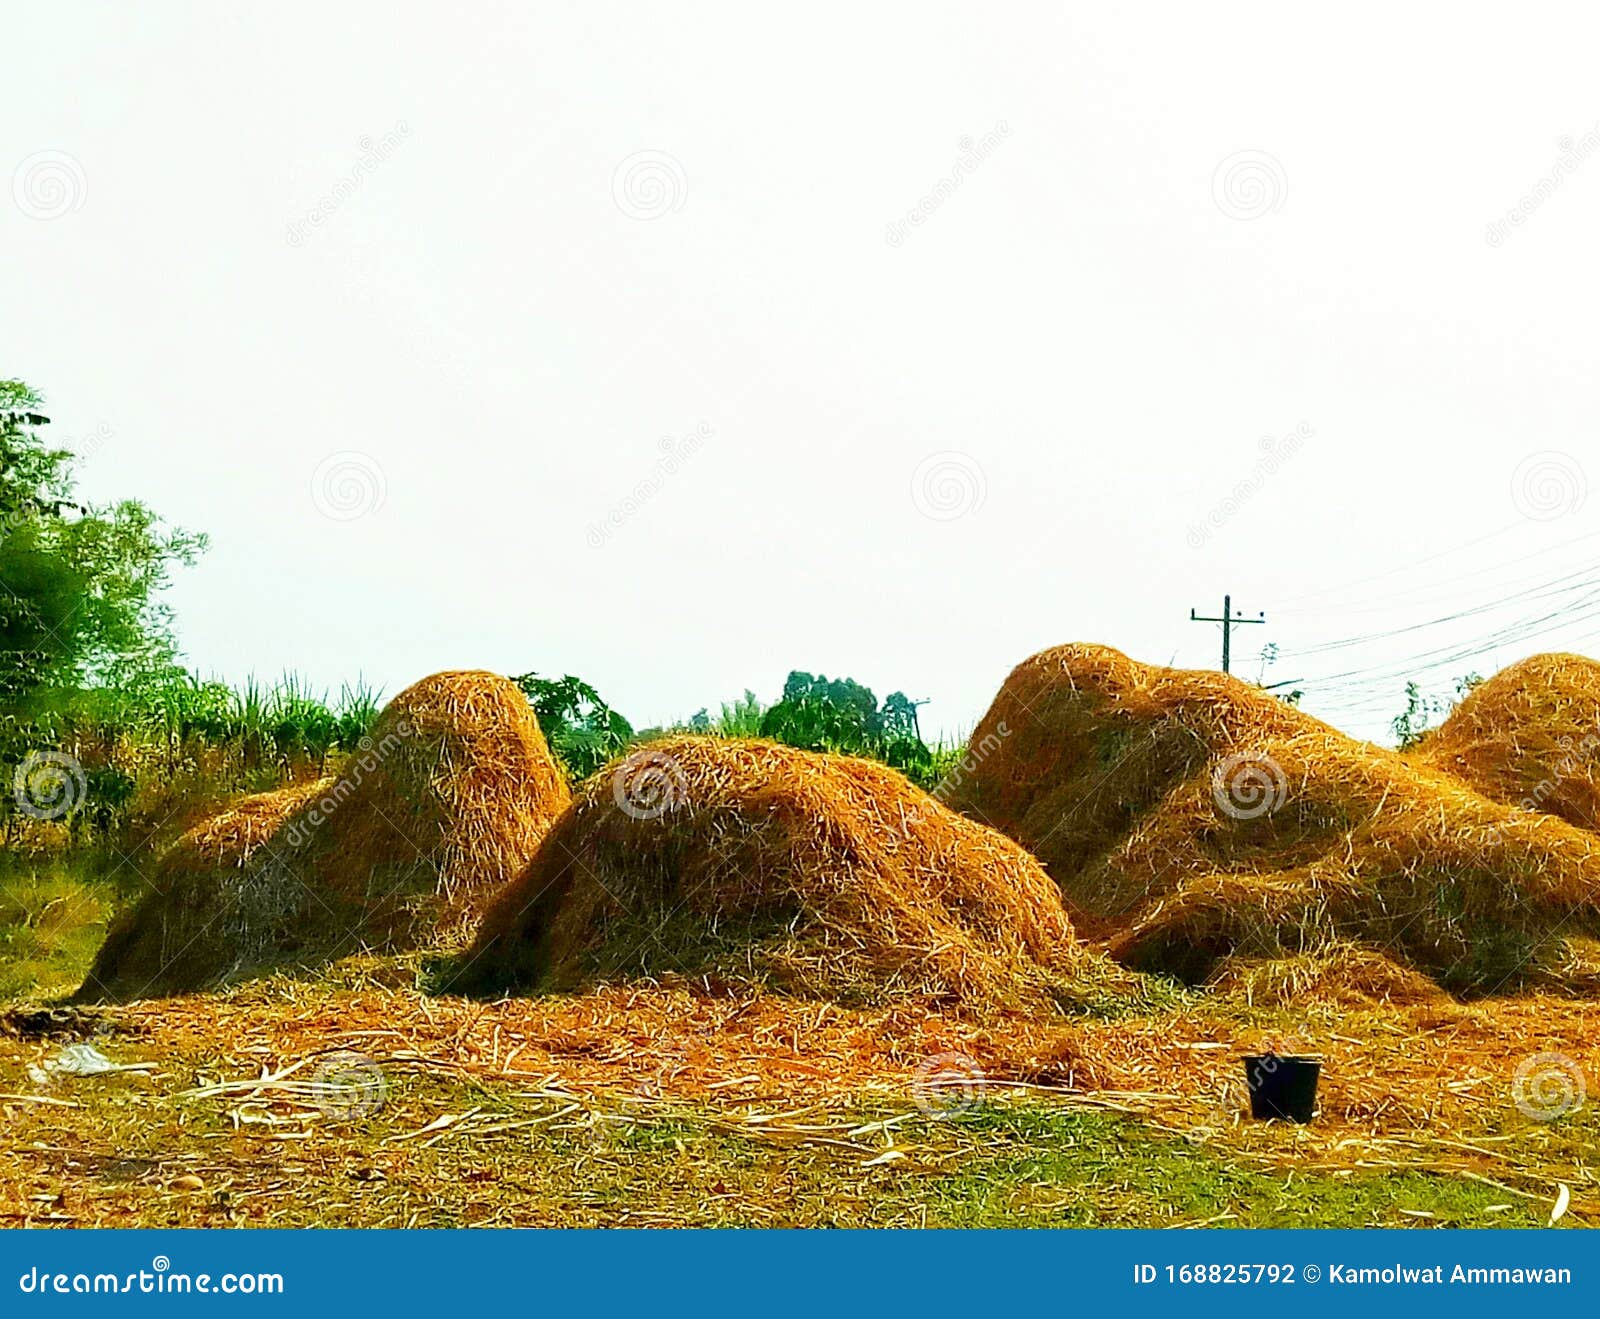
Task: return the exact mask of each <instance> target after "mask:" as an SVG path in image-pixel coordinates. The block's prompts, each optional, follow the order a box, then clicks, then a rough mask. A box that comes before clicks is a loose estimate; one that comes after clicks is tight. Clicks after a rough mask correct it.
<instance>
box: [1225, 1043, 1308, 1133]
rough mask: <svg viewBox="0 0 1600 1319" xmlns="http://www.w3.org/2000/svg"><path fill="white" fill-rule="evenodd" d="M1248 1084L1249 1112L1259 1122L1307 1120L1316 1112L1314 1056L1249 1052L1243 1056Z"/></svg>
mask: <svg viewBox="0 0 1600 1319" xmlns="http://www.w3.org/2000/svg"><path fill="white" fill-rule="evenodd" d="M1244 1072H1245V1079H1246V1081H1248V1082H1249V1085H1250V1116H1251V1117H1253V1118H1255V1119H1257V1120H1258V1121H1261V1122H1272V1121H1283V1122H1309V1121H1311V1119H1312V1118H1313V1117H1315V1116H1316V1112H1317V1078H1318V1077H1319V1076H1321V1075H1322V1063H1321V1061H1320V1060H1318V1059H1316V1058H1307V1057H1303V1056H1299V1055H1288V1056H1284V1055H1280V1054H1275V1053H1263V1054H1252V1055H1249V1056H1247V1057H1246V1058H1245V1060H1244Z"/></svg>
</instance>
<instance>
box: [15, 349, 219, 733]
mask: <svg viewBox="0 0 1600 1319" xmlns="http://www.w3.org/2000/svg"><path fill="white" fill-rule="evenodd" d="M43 408H44V404H43V401H42V400H41V399H40V397H39V396H38V394H36V393H35V392H34V391H33V390H31V389H29V388H28V386H26V385H25V384H23V383H22V382H21V381H19V380H3V381H0V652H3V662H0V709H3V710H4V711H5V712H6V713H8V714H10V715H12V716H13V717H15V716H16V715H18V714H19V713H20V712H23V711H26V710H30V709H33V708H34V707H35V706H36V705H37V703H38V702H39V701H40V700H41V699H43V698H44V697H46V696H48V695H52V694H59V693H62V692H68V691H71V690H73V689H75V688H80V687H83V686H87V685H90V684H94V683H101V684H119V683H126V682H131V681H134V680H136V679H137V677H138V676H139V675H140V674H143V673H148V672H150V671H152V670H154V669H159V668H162V667H167V666H170V665H171V664H172V662H173V661H174V659H175V657H176V653H177V647H176V644H175V642H174V641H173V637H172V626H171V615H170V612H169V611H168V609H167V607H166V606H165V605H164V604H163V603H162V602H161V600H160V594H161V591H162V589H163V588H164V587H165V586H166V585H167V583H168V580H169V577H170V573H171V570H172V567H173V566H174V565H175V564H179V563H192V562H194V560H195V559H196V557H197V556H198V555H199V554H200V553H201V552H202V551H203V550H204V548H205V543H206V542H205V537H203V536H199V535H193V534H191V533H189V532H186V531H182V530H179V529H174V528H169V527H167V526H166V524H164V523H163V522H162V520H161V519H160V518H159V517H157V516H156V515H155V514H154V513H153V512H151V511H150V509H148V508H147V507H145V506H144V505H143V504H141V503H139V502H138V501H136V500H123V501H121V502H119V503H116V504H112V505H109V506H105V507H90V506H86V505H83V504H79V503H77V502H75V501H74V500H73V498H72V494H73V482H72V471H71V465H72V454H71V453H70V452H69V451H68V450H66V449H58V448H52V447H51V446H50V445H48V444H46V443H45V441H44V440H43V439H42V438H41V436H40V434H39V432H40V430H41V429H42V428H43V427H45V426H47V425H48V424H49V417H48V416H46V415H45V413H44V411H43Z"/></svg>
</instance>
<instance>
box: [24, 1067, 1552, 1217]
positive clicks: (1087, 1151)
mask: <svg viewBox="0 0 1600 1319" xmlns="http://www.w3.org/2000/svg"><path fill="white" fill-rule="evenodd" d="M165 1090H166V1087H165V1086H163V1085H161V1084H160V1083H159V1082H154V1081H150V1080H148V1079H146V1078H143V1077H132V1076H120V1077H110V1078H95V1079H92V1080H91V1079H84V1080H80V1081H78V1082H76V1083H75V1084H73V1085H72V1086H71V1087H68V1088H63V1089H61V1090H60V1091H59V1094H60V1095H62V1096H65V1095H71V1099H70V1100H68V1101H67V1102H72V1103H77V1104H80V1105H81V1107H79V1108H73V1109H66V1108H57V1107H55V1106H53V1105H42V1104H28V1105H17V1106H15V1107H16V1108H19V1109H21V1111H20V1112H16V1111H13V1113H12V1115H11V1116H10V1118H9V1120H8V1123H7V1127H8V1135H7V1139H6V1146H7V1148H6V1150H5V1152H4V1155H3V1156H0V1168H3V1170H4V1171H3V1178H4V1181H5V1183H6V1184H7V1185H8V1186H10V1187H12V1188H14V1189H13V1195H14V1197H15V1199H14V1200H13V1202H12V1203H11V1204H8V1205H6V1206H5V1208H4V1212H5V1213H6V1214H7V1215H8V1217H9V1218H10V1219H11V1221H12V1222H14V1223H19V1222H35V1223H58V1224H67V1223H71V1224H74V1225H78V1226H90V1225H95V1224H102V1223H103V1224H108V1225H111V1224H114V1225H119V1226H120V1225H138V1226H207V1225H211V1226H224V1225H230V1224H233V1225H245V1226H248V1225H267V1224H270V1225H271V1226H274V1227H287V1226H329V1227H374V1226H390V1227H398V1226H421V1227H461V1226H469V1225H477V1226H490V1225H495V1226H515V1225H540V1226H557V1225H560V1226H603V1225H608V1224H619V1225H620V1224H627V1225H634V1226H651V1225H659V1226H668V1225H670V1226H700V1227H730V1226H768V1227H779V1226H781V1227H820V1226H832V1227H906V1226H912V1227H915V1226H930V1227H935V1226H937V1227H1106V1226H1145V1227H1148V1226H1194V1225H1201V1224H1227V1225H1230V1226H1241V1227H1293V1226H1302V1225H1306V1224H1319V1225H1334V1226H1346V1227H1362V1226H1383V1227H1396V1226H1415V1225H1418V1224H1420V1223H1429V1222H1431V1223H1435V1224H1438V1225H1449V1226H1462V1227H1486V1226H1501V1227H1512V1226H1515V1227H1527V1226H1535V1225H1538V1224H1539V1223H1541V1222H1543V1221H1544V1219H1545V1216H1546V1206H1544V1205H1543V1204H1541V1203H1538V1202H1536V1201H1533V1200H1530V1199H1527V1198H1524V1197H1521V1196H1516V1195H1510V1196H1508V1195H1507V1194H1505V1193H1504V1192H1503V1191H1501V1190H1500V1189H1498V1188H1496V1187H1493V1186H1488V1185H1484V1184H1482V1183H1480V1182H1475V1181H1471V1180H1467V1179H1465V1178H1462V1177H1460V1176H1459V1175H1451V1174H1448V1173H1441V1172H1429V1171H1415V1170H1384V1169H1378V1168H1374V1169H1370V1170H1355V1171H1351V1170H1336V1171H1318V1170H1315V1169H1313V1170H1310V1171H1300V1170H1296V1169H1295V1168H1293V1167H1292V1166H1291V1167H1288V1168H1282V1167H1272V1166H1265V1165H1261V1164H1258V1163H1256V1162H1255V1161H1253V1160H1248V1159H1241V1158H1240V1157H1239V1156H1238V1153H1237V1152H1236V1151H1231V1150H1229V1149H1228V1148H1227V1147H1226V1146H1225V1145H1222V1144H1216V1143H1196V1142H1194V1141H1191V1140H1189V1139H1185V1138H1183V1137H1181V1136H1177V1135H1173V1134H1170V1133H1167V1132H1164V1131H1160V1130H1157V1129H1153V1128H1151V1127H1150V1126H1148V1125H1147V1124H1145V1123H1142V1122H1139V1121H1135V1120H1133V1119H1131V1118H1128V1117H1126V1116H1122V1115H1118V1114H1115V1113H1108V1112H1099V1111H1094V1110H1092V1109H1085V1108H1077V1107H1073V1106H1071V1105H1070V1104H1065V1103H1054V1104H1053V1103H1046V1102H1040V1101H1039V1100H1037V1099H1021V1100H1013V1099H997V1100H994V1101H992V1102H986V1103H982V1104H979V1105H977V1106H975V1107H973V1108H971V1109H968V1110H967V1111H964V1112H960V1113H955V1114H951V1115H949V1116H930V1115H927V1114H924V1113H922V1112H921V1111H920V1110H917V1109H915V1108H908V1106H906V1105H904V1104H902V1105H900V1106H890V1105H884V1104H881V1103H880V1104H873V1105H866V1106H860V1105H842V1106H838V1107H822V1108H816V1109H812V1110H810V1111H807V1112H804V1113H800V1114H791V1115H789V1117H788V1119H787V1120H786V1121H784V1122H781V1123H778V1124H776V1125H774V1124H770V1123H763V1122H751V1121H750V1120H749V1115H748V1113H746V1112H744V1111H741V1110H740V1109H739V1108H737V1107H733V1108H730V1107H729V1106H727V1105H719V1104H715V1103H695V1104H683V1103H677V1102H658V1101H654V1100H648V1101H647V1100H640V1101H638V1102H635V1103H629V1102H626V1101H624V1102H613V1103H611V1104H602V1105H596V1104H594V1103H593V1102H592V1101H590V1102H580V1101H578V1100H577V1099H576V1098H575V1097H573V1096H570V1095H567V1094H561V1093H552V1092H544V1093H537V1092H532V1091H529V1090H528V1089H527V1088H526V1087H525V1086H521V1087H519V1086H517V1085H514V1084H512V1085H506V1084H502V1085H496V1086H485V1085H482V1084H478V1083H465V1082H463V1081H461V1080H458V1079H452V1078H446V1077H440V1076H437V1075H433V1074H429V1073H427V1072H412V1073H408V1074H403V1075H400V1076H398V1077H397V1076H395V1075H393V1074H391V1075H390V1079H389V1081H388V1091H389V1093H388V1095H387V1099H386V1102H385V1104H384V1107H383V1109H382V1110H381V1112H378V1113H376V1114H373V1115H371V1116H366V1117H355V1118H353V1119H352V1120H348V1121H340V1120H335V1121H329V1120H327V1119H326V1118H323V1117H321V1116H320V1115H315V1119H316V1120H304V1121H302V1120H297V1118H296V1117H295V1116H294V1115H293V1114H292V1113H291V1111H290V1110H289V1109H288V1108H281V1107H279V1108H276V1109H275V1106H273V1105H271V1104H265V1105H251V1104H249V1103H246V1104H243V1105H241V1104H240V1103H239V1102H238V1101H239V1098H240V1097H239V1096H237V1095H235V1096H233V1097H231V1100H228V1099H223V1100H219V1099H217V1098H190V1099H177V1098H173V1097H171V1095H170V1094H167V1093H164V1091H165ZM303 1116H309V1115H305V1114H303ZM448 1119H454V1120H453V1121H451V1120H448ZM1284 1139H1285V1140H1286V1141H1288V1142H1291V1143H1292V1139H1293V1138H1292V1136H1288V1135H1286V1136H1285V1137H1284Z"/></svg>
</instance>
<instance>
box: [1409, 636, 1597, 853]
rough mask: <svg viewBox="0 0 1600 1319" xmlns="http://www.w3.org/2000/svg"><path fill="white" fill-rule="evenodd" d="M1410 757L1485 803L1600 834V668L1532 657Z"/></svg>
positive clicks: (1581, 660) (1493, 682)
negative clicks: (1458, 781)
mask: <svg viewBox="0 0 1600 1319" xmlns="http://www.w3.org/2000/svg"><path fill="white" fill-rule="evenodd" d="M1412 754H1413V756H1414V757H1415V758H1416V759H1417V760H1418V761H1419V762H1420V763H1422V764H1424V765H1428V766H1430V767H1431V768H1434V769H1442V770H1444V771H1445V772H1446V773H1448V774H1454V775H1455V776H1456V777H1457V778H1459V779H1461V780H1463V781H1464V782H1465V783H1467V784H1468V785H1470V786H1471V787H1473V788H1476V789H1477V790H1478V791H1479V792H1481V793H1482V794H1483V795H1484V796H1485V797H1492V798H1493V799H1494V800H1495V801H1498V802H1504V803H1505V804H1506V805H1508V806H1520V807H1522V808H1523V809H1524V810H1529V811H1547V812H1549V813H1550V814H1551V815H1559V816H1560V817H1561V818H1562V819H1564V820H1567V821H1569V822H1571V823H1572V824H1575V825H1578V826H1580V827H1581V828H1584V829H1594V830H1600V663H1596V662H1595V661H1594V660H1592V659H1588V658H1587V657H1585V656H1583V655H1563V654H1557V655H1534V656H1532V657H1531V658H1529V659H1525V660H1521V661H1519V662H1518V663H1516V664H1513V665H1512V666H1511V667H1510V668H1508V669H1502V670H1501V671H1500V672H1499V673H1497V674H1495V676H1494V677H1492V678H1490V679H1489V680H1488V681H1487V682H1485V683H1483V684H1482V685H1481V686H1479V687H1478V688H1476V689H1475V690H1474V691H1472V692H1471V693H1469V694H1468V696H1467V697H1466V699H1465V700H1463V701H1462V702H1461V704H1460V705H1459V706H1457V707H1456V709H1455V710H1454V711H1453V712H1452V713H1451V715H1450V717H1449V718H1448V719H1446V720H1445V721H1444V723H1442V724H1441V725H1440V726H1439V727H1438V728H1437V729H1435V730H1434V731H1433V732H1432V733H1430V734H1429V735H1428V736H1427V737H1426V738H1424V739H1423V741H1422V742H1421V744H1419V745H1418V746H1417V747H1416V748H1415V750H1414V751H1413V753H1412Z"/></svg>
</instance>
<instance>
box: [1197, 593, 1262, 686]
mask: <svg viewBox="0 0 1600 1319" xmlns="http://www.w3.org/2000/svg"><path fill="white" fill-rule="evenodd" d="M1189 621H1190V622H1191V623H1221V624H1222V671H1223V672H1224V673H1226V672H1228V661H1229V660H1230V659H1231V658H1232V653H1233V652H1232V648H1231V646H1230V645H1229V642H1231V641H1232V639H1233V629H1234V628H1236V627H1239V626H1241V625H1242V624H1245V623H1265V622H1266V621H1267V615H1266V613H1265V611H1263V612H1262V613H1259V614H1257V615H1256V616H1255V617H1254V618H1246V617H1245V616H1244V615H1243V614H1236V613H1234V612H1233V597H1232V596H1231V595H1225V596H1223V597H1222V617H1221V618H1202V617H1201V616H1200V615H1199V614H1197V613H1195V611H1194V610H1193V609H1191V610H1190V611H1189Z"/></svg>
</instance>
